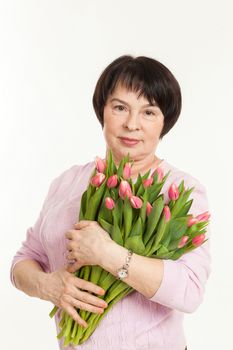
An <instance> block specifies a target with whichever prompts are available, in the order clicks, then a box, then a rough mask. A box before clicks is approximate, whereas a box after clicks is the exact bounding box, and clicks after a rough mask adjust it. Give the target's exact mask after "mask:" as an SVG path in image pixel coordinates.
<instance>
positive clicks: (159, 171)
mask: <svg viewBox="0 0 233 350" xmlns="http://www.w3.org/2000/svg"><path fill="white" fill-rule="evenodd" d="M155 173H157V174H158V177H157V179H158V182H161V181H162V180H163V169H162V168H159V167H157V168H156V169H155V171H154V172H153V173H152V175H151V177H153V176H154V175H155Z"/></svg>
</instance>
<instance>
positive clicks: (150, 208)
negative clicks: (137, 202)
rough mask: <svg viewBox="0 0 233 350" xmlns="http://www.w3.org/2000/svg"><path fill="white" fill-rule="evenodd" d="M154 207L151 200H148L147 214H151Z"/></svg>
mask: <svg viewBox="0 0 233 350" xmlns="http://www.w3.org/2000/svg"><path fill="white" fill-rule="evenodd" d="M152 208H153V207H152V205H151V204H150V203H149V202H147V203H146V214H147V215H149V214H150V212H151V210H152Z"/></svg>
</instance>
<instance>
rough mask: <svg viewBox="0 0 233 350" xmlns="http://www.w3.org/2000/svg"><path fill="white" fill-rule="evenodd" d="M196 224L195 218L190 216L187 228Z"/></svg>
mask: <svg viewBox="0 0 233 350" xmlns="http://www.w3.org/2000/svg"><path fill="white" fill-rule="evenodd" d="M197 222H198V220H197V219H196V218H194V217H192V216H191V217H190V218H189V219H188V227H191V226H193V225H195V224H196V223H197Z"/></svg>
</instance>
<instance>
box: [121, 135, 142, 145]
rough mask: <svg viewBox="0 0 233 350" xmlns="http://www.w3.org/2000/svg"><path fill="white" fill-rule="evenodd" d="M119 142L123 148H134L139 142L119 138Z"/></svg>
mask: <svg viewBox="0 0 233 350" xmlns="http://www.w3.org/2000/svg"><path fill="white" fill-rule="evenodd" d="M120 140H121V143H122V144H123V145H125V146H134V145H137V144H138V143H139V142H140V140H136V139H130V138H128V137H120Z"/></svg>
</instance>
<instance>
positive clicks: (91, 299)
mask: <svg viewBox="0 0 233 350" xmlns="http://www.w3.org/2000/svg"><path fill="white" fill-rule="evenodd" d="M75 295H76V296H77V297H76V298H75V299H78V300H81V301H82V302H84V303H86V304H90V305H93V306H96V307H98V308H106V307H107V306H108V303H107V302H106V301H105V300H103V299H100V298H99V297H96V296H95V295H92V294H90V293H88V292H85V291H81V290H80V289H76V294H75Z"/></svg>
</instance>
